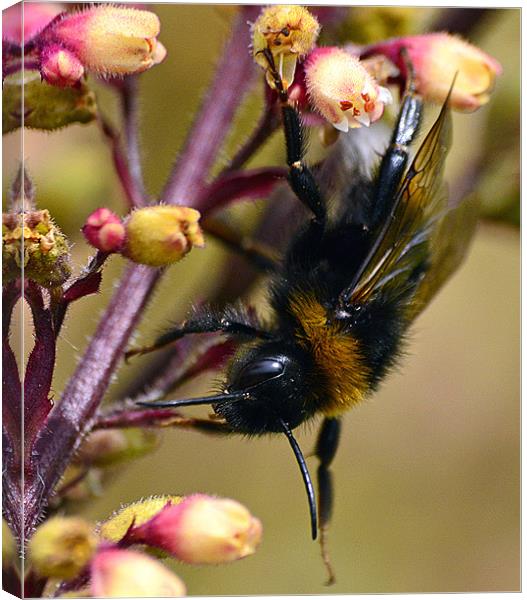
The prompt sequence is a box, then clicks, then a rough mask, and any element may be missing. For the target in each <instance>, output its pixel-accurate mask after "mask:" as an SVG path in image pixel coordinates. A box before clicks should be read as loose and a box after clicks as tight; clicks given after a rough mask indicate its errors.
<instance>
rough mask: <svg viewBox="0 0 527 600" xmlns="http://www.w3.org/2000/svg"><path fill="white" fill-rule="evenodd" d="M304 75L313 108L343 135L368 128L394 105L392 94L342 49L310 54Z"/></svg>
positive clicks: (323, 50)
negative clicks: (361, 128) (352, 129)
mask: <svg viewBox="0 0 527 600" xmlns="http://www.w3.org/2000/svg"><path fill="white" fill-rule="evenodd" d="M305 71H306V84H307V89H308V93H309V97H310V100H311V104H312V105H313V107H314V108H316V109H317V110H318V111H319V112H320V113H321V114H322V116H323V117H324V118H326V119H327V120H328V121H329V122H330V123H332V124H333V126H334V127H335V128H336V129H339V130H340V131H348V129H350V128H356V127H360V126H361V125H365V126H366V127H369V125H370V123H373V122H374V121H377V120H378V119H380V118H381V116H382V114H383V112H384V106H385V104H389V103H390V102H391V101H392V96H391V94H390V92H389V90H388V89H387V88H384V87H382V86H380V85H378V83H377V82H376V81H375V79H373V77H372V76H371V75H370V74H369V73H368V71H367V70H366V69H365V68H364V66H363V65H362V64H361V63H360V61H359V60H358V59H357V58H355V57H354V56H351V55H350V54H348V53H347V52H345V51H344V50H341V49H340V48H335V47H331V48H317V49H316V50H314V51H313V52H311V54H309V56H308V58H307V60H306V63H305Z"/></svg>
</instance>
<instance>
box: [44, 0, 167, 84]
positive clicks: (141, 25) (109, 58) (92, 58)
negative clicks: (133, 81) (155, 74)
mask: <svg viewBox="0 0 527 600" xmlns="http://www.w3.org/2000/svg"><path fill="white" fill-rule="evenodd" d="M159 29H160V24H159V19H158V18H157V16H156V15H155V14H154V13H152V12H149V11H145V10H136V9H134V8H122V7H118V6H111V5H98V6H93V7H90V8H87V9H86V10H83V11H81V12H77V13H71V14H65V15H64V17H63V18H62V19H61V20H60V21H58V22H57V23H54V24H52V25H51V26H50V28H49V31H47V32H46V35H45V37H46V39H47V40H48V41H49V42H58V43H61V44H64V45H65V46H66V47H68V48H69V49H70V50H72V51H73V52H74V53H75V54H76V55H77V56H78V57H79V60H80V61H81V62H82V64H83V65H84V66H85V67H86V68H87V69H88V70H91V71H95V72H96V73H100V74H102V75H130V74H132V73H140V72H142V71H146V70H147V69H149V68H150V67H152V66H153V65H156V64H158V63H160V62H161V61H162V60H163V59H164V58H165V55H166V50H165V48H164V46H163V45H162V44H161V43H160V42H158V41H157V39H156V37H157V35H158V34H159Z"/></svg>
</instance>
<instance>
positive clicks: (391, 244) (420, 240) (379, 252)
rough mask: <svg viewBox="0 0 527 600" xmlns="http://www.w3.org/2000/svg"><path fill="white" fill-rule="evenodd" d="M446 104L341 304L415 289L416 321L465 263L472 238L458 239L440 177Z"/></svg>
mask: <svg viewBox="0 0 527 600" xmlns="http://www.w3.org/2000/svg"><path fill="white" fill-rule="evenodd" d="M447 103H448V98H447V100H446V101H445V103H444V105H443V107H442V109H441V112H440V114H439V116H438V118H437V119H436V121H435V123H434V125H433V126H432V128H431V129H430V131H429V133H428V135H427V136H426V138H425V140H424V141H423V143H422V145H421V147H420V148H419V150H418V151H417V153H416V155H415V158H414V160H413V162H412V164H411V166H410V168H409V169H408V171H407V173H406V175H405V177H404V180H403V181H402V183H401V186H400V188H399V190H398V192H397V196H396V200H395V202H394V204H393V207H392V210H391V211H390V212H389V213H388V214H387V215H386V219H385V221H384V225H383V226H381V228H380V230H379V234H378V236H377V239H376V241H375V243H374V245H373V247H372V249H371V250H370V253H369V254H368V256H367V258H366V260H365V261H364V264H363V265H362V267H361V268H360V269H359V272H358V273H357V276H356V278H355V281H354V282H353V283H352V284H351V286H350V287H348V288H347V289H346V290H344V292H342V294H341V301H342V302H345V303H346V304H348V303H363V302H365V301H366V300H367V299H370V298H372V297H373V296H374V295H377V293H379V292H380V291H383V292H384V291H391V292H392V293H394V294H404V292H405V291H407V289H408V287H409V286H411V287H412V288H414V290H415V289H417V291H416V292H415V293H414V295H413V296H412V304H411V308H409V311H410V316H412V317H413V316H415V315H416V314H418V312H420V310H421V309H422V308H424V306H425V304H426V303H427V302H428V301H429V300H430V299H431V297H432V296H433V294H434V293H435V292H436V291H437V290H438V289H439V287H440V285H441V284H442V283H443V282H444V281H445V280H446V279H447V277H448V275H449V274H450V273H452V272H453V270H454V269H455V268H456V267H457V265H458V264H459V262H460V261H461V258H462V256H463V254H464V251H465V249H466V246H467V243H468V237H469V236H468V235H465V232H463V233H464V235H463V236H462V238H461V239H460V240H459V242H457V241H456V239H455V235H457V234H458V233H459V232H460V230H462V217H461V216H460V213H458V212H457V211H458V210H459V209H454V211H453V212H449V211H448V209H447V204H448V194H447V189H446V185H445V183H444V182H443V178H442V176H443V170H444V164H445V160H446V156H447V153H448V150H449V148H450V144H451V138H452V125H451V116H450V111H449V109H448V106H447ZM467 229H468V228H467ZM467 234H468V230H467ZM442 236H445V237H444V238H443V237H442ZM423 262H426V264H427V265H428V269H427V276H426V277H425V278H423V279H421V282H420V283H419V284H418V285H417V288H416V285H415V277H416V276H419V273H417V274H415V271H416V268H418V267H419V265H422V264H423Z"/></svg>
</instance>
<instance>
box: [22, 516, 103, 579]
mask: <svg viewBox="0 0 527 600" xmlns="http://www.w3.org/2000/svg"><path fill="white" fill-rule="evenodd" d="M96 547H97V537H96V535H95V533H94V532H93V527H92V525H91V524H90V523H88V522H87V521H84V519H80V518H77V517H52V518H51V519H49V520H48V521H46V522H45V523H43V524H42V525H40V527H38V528H37V530H36V531H35V533H34V535H33V537H32V538H31V539H30V540H29V544H28V553H29V559H30V562H31V565H32V566H33V568H34V569H35V570H36V571H37V572H38V573H39V574H40V575H42V576H44V577H58V578H60V579H72V578H73V577H75V576H76V575H78V574H79V573H80V572H81V571H82V569H83V568H84V567H85V566H86V565H87V564H88V562H89V561H90V559H91V557H92V556H93V554H94V552H95V549H96Z"/></svg>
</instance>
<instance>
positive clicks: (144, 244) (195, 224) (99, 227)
mask: <svg viewBox="0 0 527 600" xmlns="http://www.w3.org/2000/svg"><path fill="white" fill-rule="evenodd" d="M199 219H200V213H199V212H198V211H197V210H194V209H193V208H187V207H184V206H168V205H159V206H149V207H146V208H140V209H137V210H135V211H133V212H132V213H131V214H130V215H129V217H127V218H126V219H125V220H121V219H120V218H119V217H118V216H117V215H116V214H115V213H113V212H111V211H110V210H109V209H107V208H99V209H97V210H96V211H95V212H93V213H92V214H91V215H90V216H89V217H88V219H87V220H86V223H85V225H84V227H83V228H82V231H83V233H84V236H85V238H86V240H87V241H88V242H89V243H90V244H91V245H92V246H94V247H95V248H98V249H99V250H102V251H103V252H119V253H121V254H122V255H123V256H125V257H127V258H129V259H130V260H132V261H133V262H136V263H139V264H144V265H150V266H153V267H164V266H167V265H170V264H172V263H175V262H177V261H179V260H181V259H182V258H183V257H184V256H185V255H186V254H188V252H190V250H191V249H192V248H193V247H194V246H197V247H203V245H204V239H203V233H202V231H201V228H200V226H199Z"/></svg>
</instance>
